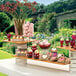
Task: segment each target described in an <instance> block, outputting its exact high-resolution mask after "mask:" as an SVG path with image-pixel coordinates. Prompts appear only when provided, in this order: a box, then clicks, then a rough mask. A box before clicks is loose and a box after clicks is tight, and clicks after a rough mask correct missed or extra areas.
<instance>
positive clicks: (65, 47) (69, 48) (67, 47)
mask: <svg viewBox="0 0 76 76" xmlns="http://www.w3.org/2000/svg"><path fill="white" fill-rule="evenodd" d="M57 48H60V49H66V50H70V51H74V52H76V50H75V49H74V48H71V46H64V47H60V46H57Z"/></svg>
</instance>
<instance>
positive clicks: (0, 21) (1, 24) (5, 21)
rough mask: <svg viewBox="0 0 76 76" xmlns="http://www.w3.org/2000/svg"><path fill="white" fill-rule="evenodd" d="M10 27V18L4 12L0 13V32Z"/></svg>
mask: <svg viewBox="0 0 76 76" xmlns="http://www.w3.org/2000/svg"><path fill="white" fill-rule="evenodd" d="M9 25H10V18H9V17H8V16H7V14H5V13H4V12H0V31H3V30H4V29H5V28H6V27H8V26H9Z"/></svg>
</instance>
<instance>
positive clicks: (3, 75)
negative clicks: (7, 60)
mask: <svg viewBox="0 0 76 76" xmlns="http://www.w3.org/2000/svg"><path fill="white" fill-rule="evenodd" d="M0 76H8V75H6V74H4V73H1V72H0Z"/></svg>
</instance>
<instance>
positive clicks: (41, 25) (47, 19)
mask: <svg viewBox="0 0 76 76" xmlns="http://www.w3.org/2000/svg"><path fill="white" fill-rule="evenodd" d="M54 15H55V13H46V14H44V15H43V17H42V18H38V27H37V31H39V32H42V33H43V32H45V34H47V35H49V34H50V29H54V28H53V27H52V26H53V25H52V19H53V17H54Z"/></svg>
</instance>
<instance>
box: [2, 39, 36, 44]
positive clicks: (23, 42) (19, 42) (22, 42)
mask: <svg viewBox="0 0 76 76" xmlns="http://www.w3.org/2000/svg"><path fill="white" fill-rule="evenodd" d="M34 41H37V40H27V41H12V40H11V41H8V40H3V42H9V43H15V44H26V43H28V42H34Z"/></svg>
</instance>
